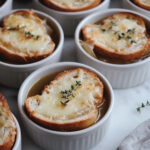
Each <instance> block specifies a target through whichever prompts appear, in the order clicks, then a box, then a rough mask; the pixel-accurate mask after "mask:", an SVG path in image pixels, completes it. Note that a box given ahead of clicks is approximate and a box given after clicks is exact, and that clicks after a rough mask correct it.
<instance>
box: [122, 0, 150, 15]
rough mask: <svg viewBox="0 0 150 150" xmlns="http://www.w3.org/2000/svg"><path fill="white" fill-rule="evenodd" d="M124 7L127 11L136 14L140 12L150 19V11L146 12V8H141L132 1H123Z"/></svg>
mask: <svg viewBox="0 0 150 150" xmlns="http://www.w3.org/2000/svg"><path fill="white" fill-rule="evenodd" d="M123 7H124V8H126V9H130V10H134V11H136V12H139V13H141V14H143V15H146V16H148V17H150V11H149V10H146V9H144V8H141V7H139V6H138V5H136V4H135V3H133V2H132V1H131V0H123Z"/></svg>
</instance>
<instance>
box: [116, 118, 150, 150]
mask: <svg viewBox="0 0 150 150" xmlns="http://www.w3.org/2000/svg"><path fill="white" fill-rule="evenodd" d="M118 150H150V119H149V120H147V121H145V122H143V123H142V124H140V125H139V126H138V127H137V128H136V129H135V130H134V131H133V132H132V133H131V134H130V135H128V136H127V137H126V138H125V139H124V140H123V141H122V143H121V144H120V146H119V147H118Z"/></svg>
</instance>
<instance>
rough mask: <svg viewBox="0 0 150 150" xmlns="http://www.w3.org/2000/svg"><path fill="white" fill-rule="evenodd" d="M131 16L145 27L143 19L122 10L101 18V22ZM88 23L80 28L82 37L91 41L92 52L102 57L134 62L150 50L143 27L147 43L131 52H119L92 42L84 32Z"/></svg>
mask: <svg viewBox="0 0 150 150" xmlns="http://www.w3.org/2000/svg"><path fill="white" fill-rule="evenodd" d="M114 17H115V18H116V17H117V18H119V17H120V18H125V17H127V18H131V19H136V21H137V22H138V24H140V25H141V26H142V27H144V28H146V27H145V23H144V20H143V19H142V18H141V17H140V16H138V15H135V14H134V15H133V14H132V13H126V12H122V13H117V14H114V15H112V16H110V17H107V18H105V19H103V20H101V24H104V21H105V20H106V19H108V18H110V19H111V18H114ZM88 26H89V25H86V26H84V27H83V29H82V35H83V39H84V40H85V41H88V42H89V43H91V44H92V45H94V52H95V53H96V54H97V55H98V56H100V57H103V58H106V59H108V60H112V61H114V62H115V61H116V60H118V61H119V62H120V63H128V62H129V63H130V62H134V61H137V60H139V59H142V58H144V57H145V56H146V55H148V54H149V52H150V38H149V37H148V36H147V33H146V29H145V32H144V33H145V36H147V43H146V44H145V46H144V48H142V49H140V50H138V51H133V52H119V51H118V50H114V51H110V50H109V49H107V48H106V47H105V46H103V45H98V44H96V43H94V40H93V39H92V38H89V37H88V34H87V32H86V28H87V27H88Z"/></svg>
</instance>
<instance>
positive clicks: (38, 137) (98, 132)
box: [18, 62, 114, 150]
mask: <svg viewBox="0 0 150 150" xmlns="http://www.w3.org/2000/svg"><path fill="white" fill-rule="evenodd" d="M78 67H82V68H87V69H89V70H91V71H93V72H95V73H96V74H97V75H98V76H99V78H100V79H101V81H102V82H103V84H104V86H105V90H107V92H108V93H109V95H110V105H109V108H108V110H107V112H106V114H105V115H104V117H103V118H102V119H101V120H100V121H99V122H98V123H96V124H94V125H92V126H91V127H88V128H86V129H83V130H80V131H73V132H61V131H54V130H50V129H46V128H44V127H42V126H39V125H38V124H36V123H35V122H33V121H32V120H31V119H30V118H29V117H28V116H27V114H26V113H25V111H24V102H25V99H26V98H27V94H28V92H29V90H30V89H31V87H32V86H33V85H34V84H35V83H36V82H37V81H38V80H39V79H40V78H42V77H44V76H46V75H48V74H51V73H54V72H58V71H64V70H66V69H73V68H78ZM113 103H114V94H113V90H112V88H111V85H110V84H109V82H108V81H107V79H106V78H105V77H104V76H103V75H102V74H101V73H99V72H98V71H96V70H95V69H93V68H91V67H89V66H87V65H83V64H80V63H74V62H62V63H56V64H53V66H45V67H43V68H41V69H39V70H37V71H35V72H33V73H32V74H31V75H30V76H28V78H27V79H26V80H25V81H24V82H23V84H22V86H21V88H20V90H19V94H18V107H19V112H20V115H21V118H22V121H23V123H24V126H25V128H26V130H27V132H28V134H29V135H30V137H31V138H32V139H33V140H34V142H35V143H36V144H38V145H39V146H41V147H43V148H44V149H46V150H48V149H51V150H87V149H90V148H91V147H93V146H95V145H96V144H98V143H99V142H100V141H101V140H102V139H103V137H104V135H105V134H106V131H107V130H108V126H109V121H110V115H111V113H112V108H113Z"/></svg>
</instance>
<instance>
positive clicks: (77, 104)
mask: <svg viewBox="0 0 150 150" xmlns="http://www.w3.org/2000/svg"><path fill="white" fill-rule="evenodd" d="M73 76H76V77H75V78H74V77H73ZM76 81H81V86H79V87H78V88H77V89H76V90H75V91H74V92H73V95H74V97H72V96H71V97H69V99H70V101H69V102H68V103H67V104H66V105H65V106H63V105H62V104H61V101H65V99H64V98H62V94H61V91H64V90H69V89H70V88H71V85H75V83H76ZM99 82H100V81H99V79H97V78H96V79H95V78H93V77H92V76H90V75H88V74H87V73H85V72H83V71H82V70H80V71H79V72H78V73H77V72H73V73H72V74H71V75H70V74H69V75H66V76H63V77H61V78H60V79H59V80H54V81H53V83H52V85H50V86H49V87H48V88H47V90H46V91H45V92H44V93H43V94H42V96H40V97H39V98H38V103H39V104H38V105H37V104H35V103H34V104H33V105H34V106H35V107H34V108H33V109H35V112H36V114H38V115H39V114H40V115H42V116H44V117H45V118H46V119H47V118H48V119H50V120H54V121H56V120H57V121H60V122H62V121H69V120H70V121H72V120H77V119H79V118H80V117H88V114H89V113H90V112H91V111H95V109H96V106H95V103H97V102H98V101H100V100H99V98H102V96H103V95H102V91H101V90H102V89H101V87H100V86H99ZM36 102H37V100H36Z"/></svg>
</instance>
